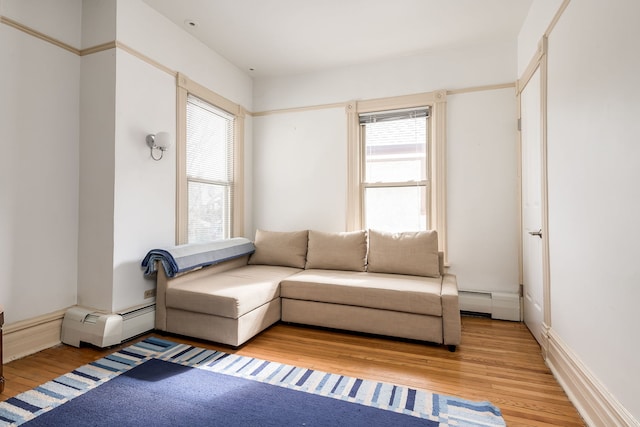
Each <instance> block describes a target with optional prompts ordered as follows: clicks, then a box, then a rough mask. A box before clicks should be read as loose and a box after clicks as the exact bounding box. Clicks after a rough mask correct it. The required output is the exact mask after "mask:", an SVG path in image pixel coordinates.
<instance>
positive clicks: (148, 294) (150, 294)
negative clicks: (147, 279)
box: [144, 289, 156, 299]
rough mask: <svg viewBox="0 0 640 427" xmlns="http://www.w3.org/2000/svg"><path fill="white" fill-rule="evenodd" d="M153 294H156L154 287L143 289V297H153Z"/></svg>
mask: <svg viewBox="0 0 640 427" xmlns="http://www.w3.org/2000/svg"><path fill="white" fill-rule="evenodd" d="M155 296H156V290H155V289H147V290H146V291H144V299H147V298H153V297H155Z"/></svg>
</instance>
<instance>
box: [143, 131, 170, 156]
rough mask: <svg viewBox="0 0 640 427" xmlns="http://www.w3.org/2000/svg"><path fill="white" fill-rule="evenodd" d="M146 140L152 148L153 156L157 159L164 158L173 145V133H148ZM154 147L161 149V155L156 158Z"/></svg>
mask: <svg viewBox="0 0 640 427" xmlns="http://www.w3.org/2000/svg"><path fill="white" fill-rule="evenodd" d="M146 141H147V145H148V146H149V149H151V158H152V159H153V160H156V161H157V160H160V159H162V156H163V155H164V152H165V151H167V149H169V147H170V146H171V135H170V134H169V132H158V133H156V134H155V135H154V134H149V135H147V139H146ZM154 149H156V150H160V157H157V158H156V157H155V156H154V155H153V150H154Z"/></svg>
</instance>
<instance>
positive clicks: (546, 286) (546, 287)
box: [516, 35, 551, 359]
mask: <svg viewBox="0 0 640 427" xmlns="http://www.w3.org/2000/svg"><path fill="white" fill-rule="evenodd" d="M547 45H548V39H547V36H546V35H545V36H543V37H542V39H540V42H539V43H538V49H537V50H536V53H535V54H534V56H533V58H532V59H531V61H530V62H529V65H528V66H527V68H526V69H525V71H524V72H523V74H522V76H521V77H520V78H519V79H518V80H517V82H516V97H517V108H518V178H519V181H520V185H519V187H518V211H519V217H520V220H519V222H520V233H519V240H520V242H519V243H520V244H519V248H518V249H519V250H518V264H519V265H518V270H519V282H520V286H521V287H522V286H523V263H524V259H523V244H524V242H523V240H522V236H523V231H524V224H523V216H522V215H523V212H522V131H521V128H520V124H521V123H522V105H521V94H522V91H523V90H524V88H525V87H526V86H527V84H528V83H529V81H530V80H531V77H533V75H534V74H535V72H536V71H539V72H540V126H541V129H540V139H541V140H540V145H541V153H540V168H541V171H540V177H541V181H542V182H541V183H540V191H541V195H540V196H541V201H540V203H541V206H540V210H541V212H540V214H541V220H542V296H543V301H542V303H543V316H544V318H543V323H542V333H541V335H542V336H541V338H542V342H541V343H540V347H541V348H542V355H543V357H544V358H545V359H546V358H547V354H548V352H549V329H551V280H550V277H551V275H550V271H549V270H550V269H549V191H548V175H547ZM522 297H523V296H522V292H521V298H522ZM521 317H523V318H524V314H523V315H522V316H521Z"/></svg>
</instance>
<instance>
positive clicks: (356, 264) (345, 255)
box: [305, 230, 367, 271]
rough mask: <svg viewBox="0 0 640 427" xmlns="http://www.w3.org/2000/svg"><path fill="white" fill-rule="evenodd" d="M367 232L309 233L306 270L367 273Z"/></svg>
mask: <svg viewBox="0 0 640 427" xmlns="http://www.w3.org/2000/svg"><path fill="white" fill-rule="evenodd" d="M366 259H367V232H366V231H364V230H362V231H351V232H340V233H325V232H322V231H313V230H310V231H309V249H308V252H307V265H306V266H305V268H307V269H309V268H319V269H323V270H347V271H365V268H366V262H367V261H366Z"/></svg>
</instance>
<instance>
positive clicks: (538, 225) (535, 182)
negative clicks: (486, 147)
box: [520, 69, 546, 343]
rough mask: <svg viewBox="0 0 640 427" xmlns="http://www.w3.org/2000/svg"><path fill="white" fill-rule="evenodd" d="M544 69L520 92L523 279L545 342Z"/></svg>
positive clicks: (532, 319) (529, 317) (529, 309)
mask: <svg viewBox="0 0 640 427" xmlns="http://www.w3.org/2000/svg"><path fill="white" fill-rule="evenodd" d="M540 84H541V82H540V70H539V69H538V70H537V71H536V72H535V73H534V74H533V76H532V77H531V79H530V80H529V82H528V83H527V85H526V86H525V88H524V90H523V91H522V92H521V94H520V111H521V113H520V117H521V141H522V281H523V286H524V322H525V324H526V325H527V327H528V328H529V329H530V330H531V333H532V334H533V336H534V337H535V338H536V340H538V342H539V343H542V339H541V337H542V330H543V328H542V324H543V322H544V299H543V298H544V296H543V265H542V250H543V246H542V239H544V238H546V236H545V235H544V230H542V204H541V200H542V179H541V177H542V169H541V168H542V162H541V159H542V152H541V147H542V117H541V92H540Z"/></svg>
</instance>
